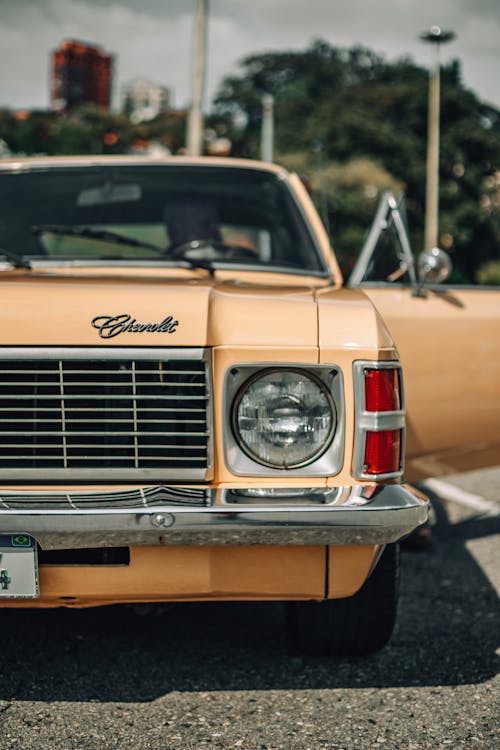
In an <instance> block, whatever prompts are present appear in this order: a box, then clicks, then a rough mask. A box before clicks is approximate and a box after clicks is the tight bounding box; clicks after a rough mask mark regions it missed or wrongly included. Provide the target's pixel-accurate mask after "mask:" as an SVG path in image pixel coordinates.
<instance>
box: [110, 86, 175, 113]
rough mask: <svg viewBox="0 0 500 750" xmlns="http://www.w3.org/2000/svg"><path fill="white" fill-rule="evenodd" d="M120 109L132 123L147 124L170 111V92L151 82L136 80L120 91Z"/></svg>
mask: <svg viewBox="0 0 500 750" xmlns="http://www.w3.org/2000/svg"><path fill="white" fill-rule="evenodd" d="M121 100H122V103H121V109H122V111H123V112H126V113H127V114H128V115H129V117H130V119H131V121H132V122H134V123H138V122H148V121H149V120H154V118H155V117H157V116H158V115H160V114H162V112H168V110H169V109H170V91H169V89H167V88H165V87H164V86H158V85H157V84H155V83H152V82H151V81H146V80H143V79H137V80H135V81H132V82H131V83H129V84H127V85H126V86H124V87H123V89H122V96H121Z"/></svg>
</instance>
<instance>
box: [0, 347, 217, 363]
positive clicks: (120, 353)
mask: <svg viewBox="0 0 500 750" xmlns="http://www.w3.org/2000/svg"><path fill="white" fill-rule="evenodd" d="M208 351H209V350H208V349H204V348H202V347H199V348H185V349H181V348H177V349H175V348H174V349H170V348H167V347H158V349H156V348H153V347H148V348H144V347H143V348H141V347H130V346H112V347H111V346H109V344H105V345H103V346H86V347H83V346H16V347H14V346H2V347H0V359H28V360H31V359H83V360H85V359H99V360H105V359H110V360H114V359H140V360H148V359H151V360H156V359H162V358H165V359H188V360H189V359H196V360H205V359H206V357H207V353H208Z"/></svg>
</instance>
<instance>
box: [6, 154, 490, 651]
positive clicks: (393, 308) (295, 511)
mask: <svg viewBox="0 0 500 750" xmlns="http://www.w3.org/2000/svg"><path fill="white" fill-rule="evenodd" d="M388 210H389V211H390V212H391V211H392V215H393V218H394V219H395V220H396V223H397V219H398V217H399V216H400V214H399V213H398V212H397V206H396V207H395V206H394V205H393V203H391V201H390V200H389V202H388ZM379 219H380V217H379ZM385 225H387V222H385ZM380 226H382V223H381V224H380ZM370 236H371V237H372V240H373V235H372V234H371V235H370ZM400 238H401V237H400ZM400 246H401V247H402V250H401V252H400V251H399V250H396V255H395V260H394V268H393V269H392V271H394V273H391V268H390V267H389V269H388V271H389V273H386V271H384V272H383V274H382V276H381V277H380V274H379V276H378V277H377V274H375V277H376V278H375V280H373V279H372V277H373V274H372V270H373V268H378V269H379V270H380V267H382V266H383V265H384V264H378V266H377V263H376V262H375V261H374V258H375V256H376V252H377V243H376V242H374V241H372V242H371V245H370V246H369V247H368V249H367V250H366V251H364V252H363V253H362V256H361V258H360V263H361V265H360V266H359V267H358V268H357V269H356V271H355V273H354V274H353V277H352V279H351V282H350V283H351V286H350V287H347V286H344V285H343V280H342V277H341V274H340V271H339V268H338V265H337V262H336V260H335V255H334V253H333V251H332V249H331V247H330V244H329V241H328V238H327V235H326V233H325V231H324V229H323V226H322V224H321V222H320V220H319V218H318V215H317V213H316V211H315V209H314V207H313V205H312V202H311V200H310V198H309V195H308V194H307V192H306V190H305V188H304V187H303V185H302V183H301V181H300V180H299V179H298V177H297V176H295V175H291V174H288V173H287V172H286V171H285V170H283V169H281V168H280V167H277V166H273V165H268V164H263V163H259V162H251V161H242V160H231V159H187V158H171V159H166V160H161V161H155V160H145V159H139V160H138V159H135V158H128V157H112V158H111V157H110V158H105V157H95V158H91V157H86V158H65V159H32V160H29V159H23V160H19V161H15V162H3V163H0V248H1V250H0V299H1V305H2V308H1V309H2V324H1V327H0V337H1V338H0V420H1V426H0V606H5V607H61V606H65V607H88V606H96V605H105V604H106V605H107V604H115V603H116V604H117V603H137V602H165V601H195V600H196V601H201V600H278V601H283V602H286V603H287V613H288V618H287V621H288V623H289V627H290V632H291V634H292V635H293V637H294V638H295V640H296V642H297V644H298V646H299V647H301V648H303V649H305V650H306V651H310V652H313V653H322V654H332V655H353V654H362V653H368V652H370V651H374V650H376V649H378V648H381V647H382V646H383V645H384V644H385V643H386V642H387V640H388V639H389V637H390V635H391V631H392V628H393V624H394V619H395V613H396V603H397V582H398V541H399V540H400V539H402V538H403V537H405V536H406V535H408V534H409V533H410V532H412V530H414V529H415V528H417V527H418V526H419V525H420V524H422V523H424V522H425V521H426V518H427V514H428V502H427V499H426V498H425V497H424V496H423V495H422V494H421V493H419V492H418V491H416V490H415V489H413V488H412V487H411V486H410V485H408V484H403V483H402V482H403V477H404V479H405V481H412V480H415V479H418V478H422V477H426V476H430V475H433V474H439V473H441V474H443V473H446V472H450V471H453V470H456V469H466V468H472V467H475V466H479V465H488V463H489V464H493V463H498V462H499V456H500V437H499V429H498V425H499V424H500V336H499V335H498V331H499V330H500V292H499V291H498V290H479V289H477V288H475V289H460V290H459V289H452V288H450V287H439V286H438V287H432V286H429V285H428V283H424V284H423V283H422V280H423V281H425V278H424V277H422V278H419V277H418V276H417V275H416V271H414V270H413V269H414V264H413V259H412V257H411V251H409V248H408V247H407V246H406V245H405V242H404V239H403V241H402V242H400ZM384 262H385V264H386V265H387V259H386V260H385V261H384ZM391 262H392V261H391ZM389 266H390V262H389ZM439 272H440V271H435V269H433V266H432V263H431V262H430V261H429V259H427V270H426V272H425V273H426V274H427V282H428V281H429V280H432V278H433V274H434V276H436V274H438V273H439ZM405 274H406V275H409V276H410V283H409V284H407V283H405ZM424 276H425V274H424ZM387 279H392V280H389V281H388V280H387ZM353 287H358V288H353Z"/></svg>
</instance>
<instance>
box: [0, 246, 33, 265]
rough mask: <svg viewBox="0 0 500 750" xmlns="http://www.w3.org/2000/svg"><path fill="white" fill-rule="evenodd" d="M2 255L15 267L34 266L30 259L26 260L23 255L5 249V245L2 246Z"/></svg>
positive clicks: (0, 249) (0, 250) (0, 251)
mask: <svg viewBox="0 0 500 750" xmlns="http://www.w3.org/2000/svg"><path fill="white" fill-rule="evenodd" d="M2 255H3V257H4V258H5V259H6V260H7V263H10V265H11V266H12V267H13V268H29V269H31V268H32V266H31V263H30V262H29V260H26V258H24V257H23V256H22V255H15V254H14V253H11V252H10V251H9V250H5V249H4V248H3V247H0V257H1V256H2Z"/></svg>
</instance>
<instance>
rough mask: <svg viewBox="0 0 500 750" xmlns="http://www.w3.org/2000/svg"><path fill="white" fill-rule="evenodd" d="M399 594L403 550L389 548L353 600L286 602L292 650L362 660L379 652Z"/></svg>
mask: <svg viewBox="0 0 500 750" xmlns="http://www.w3.org/2000/svg"><path fill="white" fill-rule="evenodd" d="M398 590H399V545H398V544H388V545H387V546H386V548H385V549H384V551H383V553H382V555H381V557H380V560H379V562H378V564H377V566H376V567H375V569H374V570H373V572H372V574H371V575H370V577H369V578H368V579H367V580H366V581H365V583H364V584H363V586H362V588H361V589H360V590H359V591H358V592H357V593H356V594H354V596H350V597H347V598H346V599H328V600H326V601H323V602H287V626H288V632H289V635H290V636H291V638H292V641H293V643H294V645H295V646H296V647H297V648H298V649H299V650H300V651H304V652H306V653H308V654H312V655H314V656H363V655H365V654H371V653H373V652H374V651H378V650H379V649H381V648H382V647H383V646H385V644H386V643H387V642H388V640H389V639H390V637H391V635H392V631H393V629H394V623H395V622H396V614H397V602H398Z"/></svg>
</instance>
